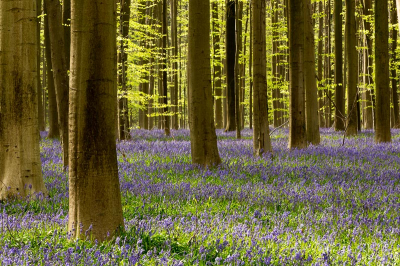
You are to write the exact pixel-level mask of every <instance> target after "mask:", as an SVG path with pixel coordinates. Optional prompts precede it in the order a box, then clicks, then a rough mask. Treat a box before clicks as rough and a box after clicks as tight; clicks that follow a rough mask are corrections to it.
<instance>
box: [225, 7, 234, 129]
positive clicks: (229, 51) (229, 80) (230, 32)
mask: <svg viewBox="0 0 400 266" xmlns="http://www.w3.org/2000/svg"><path fill="white" fill-rule="evenodd" d="M225 50H226V97H227V111H228V112H227V114H228V115H227V125H226V128H225V130H226V131H234V130H235V129H236V121H235V113H236V110H235V103H236V94H235V51H236V38H235V1H232V0H229V1H228V2H227V6H226V49H225Z"/></svg>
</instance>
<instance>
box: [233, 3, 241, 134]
mask: <svg viewBox="0 0 400 266" xmlns="http://www.w3.org/2000/svg"><path fill="white" fill-rule="evenodd" d="M235 5H236V15H235V25H236V27H235V38H236V47H235V48H236V50H235V124H236V138H237V139H241V135H240V130H241V124H240V90H241V89H240V85H241V82H240V64H239V57H240V52H241V47H242V35H241V31H242V21H241V20H240V19H239V18H240V16H241V15H240V14H241V12H242V10H241V8H240V4H239V1H238V0H236V2H235Z"/></svg>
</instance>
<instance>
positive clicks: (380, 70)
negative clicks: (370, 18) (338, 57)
mask: <svg viewBox="0 0 400 266" xmlns="http://www.w3.org/2000/svg"><path fill="white" fill-rule="evenodd" d="M375 84H376V85H375V87H376V119H375V122H376V132H375V142H377V143H381V142H390V141H391V135H390V105H389V104H388V103H389V102H390V87H389V23H388V2H387V1H376V2H375Z"/></svg>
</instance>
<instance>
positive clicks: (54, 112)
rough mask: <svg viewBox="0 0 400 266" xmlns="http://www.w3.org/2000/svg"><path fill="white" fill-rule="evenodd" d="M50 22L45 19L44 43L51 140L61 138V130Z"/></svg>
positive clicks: (49, 136)
mask: <svg viewBox="0 0 400 266" xmlns="http://www.w3.org/2000/svg"><path fill="white" fill-rule="evenodd" d="M43 11H44V13H45V14H46V13H47V8H46V5H43ZM49 35H50V34H49V20H48V16H45V17H44V41H45V46H46V47H45V54H46V73H47V91H48V101H49V134H48V135H47V137H48V138H50V139H55V138H59V137H60V128H59V125H58V108H57V99H56V88H55V85H54V76H53V62H52V61H51V44H50V36H49Z"/></svg>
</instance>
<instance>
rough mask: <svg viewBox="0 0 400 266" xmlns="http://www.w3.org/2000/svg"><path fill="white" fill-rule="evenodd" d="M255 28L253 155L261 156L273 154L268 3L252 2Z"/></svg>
mask: <svg viewBox="0 0 400 266" xmlns="http://www.w3.org/2000/svg"><path fill="white" fill-rule="evenodd" d="M252 5H253V7H252V18H253V22H252V28H253V37H252V42H253V71H254V72H253V82H254V94H253V102H254V107H253V108H254V134H253V153H254V155H255V156H260V155H261V154H263V153H264V152H271V151H272V146H271V139H270V136H269V123H268V90H267V89H268V88H267V66H266V56H267V55H266V45H267V44H266V34H265V32H266V22H265V13H266V6H265V5H266V3H265V1H263V0H253V1H252Z"/></svg>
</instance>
